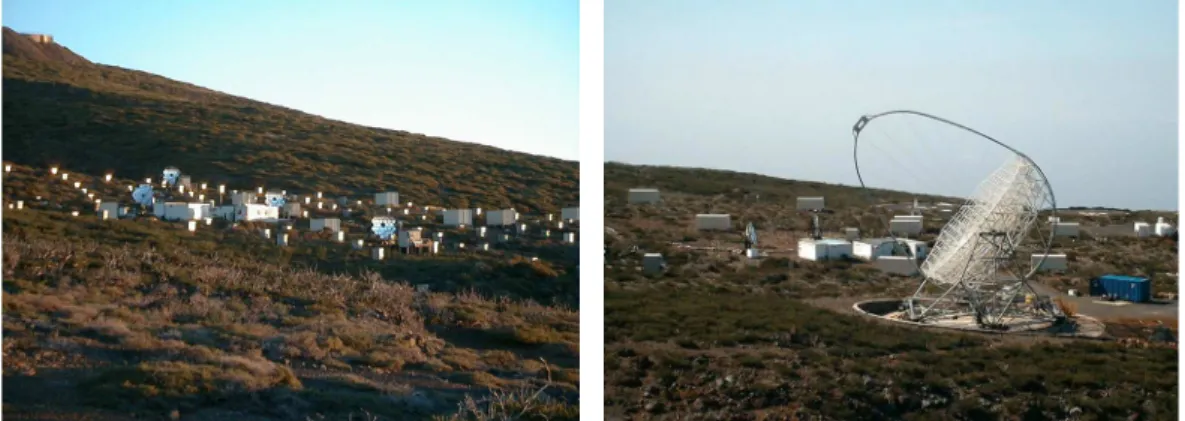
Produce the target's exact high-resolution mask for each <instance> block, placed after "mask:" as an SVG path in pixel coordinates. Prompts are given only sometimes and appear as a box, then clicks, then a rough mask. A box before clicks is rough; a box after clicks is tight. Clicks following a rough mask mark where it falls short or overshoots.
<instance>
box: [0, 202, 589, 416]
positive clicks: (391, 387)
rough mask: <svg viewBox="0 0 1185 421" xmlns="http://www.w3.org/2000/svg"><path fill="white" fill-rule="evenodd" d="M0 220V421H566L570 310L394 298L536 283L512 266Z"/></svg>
mask: <svg viewBox="0 0 1185 421" xmlns="http://www.w3.org/2000/svg"><path fill="white" fill-rule="evenodd" d="M3 223H4V239H3V245H4V262H3V269H4V300H3V301H4V302H3V305H4V315H5V317H4V350H3V354H4V357H3V360H4V383H5V385H6V386H10V387H8V388H6V389H5V392H4V416H5V418H12V419H63V420H66V419H69V420H75V419H77V420H81V419H88V420H125V419H166V418H167V417H170V415H169V414H170V413H172V414H178V415H179V416H181V417H182V419H193V420H221V419H253V420H265V419H268V420H270V419H301V420H303V419H324V420H354V419H366V420H374V421H378V420H416V419H423V420H427V419H442V418H439V417H445V418H443V419H457V420H463V419H473V416H471V415H470V412H472V411H473V410H480V411H486V410H490V411H494V412H495V413H500V412H498V411H507V410H516V411H517V409H514V408H518V409H523V410H526V411H527V414H528V416H532V417H547V418H548V419H576V417H577V416H576V413H577V411H578V408H577V407H576V406H575V405H576V395H577V393H578V392H577V389H576V387H577V382H578V379H579V371H578V367H577V357H578V346H579V345H578V339H579V338H578V333H577V331H578V326H577V323H578V314H577V313H576V311H574V310H571V309H569V308H566V307H563V306H546V305H540V304H537V303H534V302H531V301H527V300H514V299H510V298H508V297H506V296H501V297H497V298H487V297H486V296H483V295H482V294H478V293H474V292H471V290H459V291H450V290H449V289H448V288H440V289H441V291H440V292H437V291H436V288H435V287H436V286H438V285H433V292H427V293H425V292H417V291H416V290H415V288H413V286H412V285H413V284H417V283H421V282H426V281H428V280H431V279H449V278H453V277H462V278H464V277H466V276H469V275H464V274H463V273H465V272H469V273H473V275H474V277H476V278H480V279H482V280H490V281H494V280H496V282H499V283H514V282H518V283H526V282H535V283H537V282H540V279H538V277H535V276H532V275H531V274H530V273H531V271H530V270H523V269H524V268H523V267H522V266H529V264H528V263H525V262H521V261H520V262H519V263H517V264H515V263H514V262H510V263H499V262H496V261H494V259H477V258H473V259H469V260H461V259H456V258H454V259H451V260H443V259H437V260H435V261H432V260H427V259H411V258H406V259H400V260H401V261H400V262H399V263H396V264H393V265H370V264H367V263H366V262H365V261H363V259H361V258H358V257H357V256H351V255H350V254H351V253H343V252H342V251H340V250H329V256H328V257H326V256H321V257H320V258H319V259H313V254H314V252H315V251H316V250H318V249H320V250H321V252H322V253H324V252H325V251H326V249H332V248H333V247H329V246H327V245H325V244H323V243H326V242H324V241H321V242H320V243H322V244H319V242H318V241H316V240H311V239H310V240H303V241H302V242H303V243H304V244H303V245H302V246H296V247H293V248H291V249H279V248H275V247H272V246H270V245H269V244H267V241H266V240H262V239H260V238H259V237H258V236H257V235H254V234H253V233H250V232H249V231H247V230H242V229H238V230H235V229H202V230H199V231H198V232H196V233H187V232H185V230H184V229H183V228H181V227H178V226H176V225H175V224H168V223H162V222H156V221H135V220H111V221H100V220H98V219H97V218H95V217H94V216H93V215H88V216H80V217H71V216H70V215H69V214H68V213H65V212H61V211H56V210H53V209H46V208H32V207H27V208H25V209H24V210H20V211H12V210H9V211H7V212H6V213H5V215H4V221H3ZM339 248H340V247H339ZM364 253H365V251H360V252H355V253H352V254H354V255H358V254H364ZM314 260H315V261H316V262H319V263H323V265H321V266H314V265H312V264H309V265H305V264H302V263H301V262H312V261H314ZM475 260H476V261H475ZM343 261H348V264H347V265H346V266H349V267H353V268H354V269H357V270H356V271H354V272H353V273H350V272H347V271H344V270H341V271H339V270H335V269H329V268H327V267H326V266H333V267H338V268H340V267H341V265H340V263H341V262H343ZM475 265H486V266H488V268H486V269H482V270H473V269H471V268H473V267H474V266H475ZM516 266H518V267H516ZM481 289H483V288H482V287H481V286H479V285H474V286H473V290H481ZM467 402H472V406H468V403H467ZM494 402H501V403H502V404H504V405H508V406H509V408H503V409H497V408H496V406H497V404H495V403H494ZM458 405H465V406H458ZM492 406H493V407H492ZM458 411H459V412H458ZM172 417H173V418H172V419H177V418H176V415H173V416H172ZM363 417H365V418H363ZM449 417H456V418H449ZM479 419H480V418H479ZM539 419H542V418H539Z"/></svg>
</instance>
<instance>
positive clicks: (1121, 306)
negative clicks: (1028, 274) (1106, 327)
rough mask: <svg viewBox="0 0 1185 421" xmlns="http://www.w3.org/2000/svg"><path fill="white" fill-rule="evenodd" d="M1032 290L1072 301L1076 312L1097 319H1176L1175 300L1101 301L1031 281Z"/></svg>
mask: <svg viewBox="0 0 1185 421" xmlns="http://www.w3.org/2000/svg"><path fill="white" fill-rule="evenodd" d="M1030 285H1032V286H1033V290H1035V291H1037V293H1038V294H1042V295H1049V296H1050V297H1051V298H1060V299H1061V300H1063V301H1065V302H1068V303H1073V304H1074V305H1076V306H1077V307H1078V313H1080V314H1085V315H1087V316H1091V317H1094V318H1096V319H1099V320H1108V319H1127V318H1131V319H1164V320H1176V319H1177V317H1178V314H1179V313H1178V312H1177V301H1176V300H1174V301H1172V302H1171V303H1166V304H1144V303H1117V304H1110V303H1103V302H1097V301H1099V299H1098V297H1071V296H1069V295H1067V294H1065V293H1063V292H1061V291H1058V290H1057V289H1054V288H1052V287H1050V286H1048V285H1045V284H1042V283H1039V282H1032V283H1030Z"/></svg>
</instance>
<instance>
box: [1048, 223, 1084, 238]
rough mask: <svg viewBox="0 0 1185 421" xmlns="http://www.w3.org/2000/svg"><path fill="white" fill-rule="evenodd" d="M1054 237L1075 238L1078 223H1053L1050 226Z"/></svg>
mask: <svg viewBox="0 0 1185 421" xmlns="http://www.w3.org/2000/svg"><path fill="white" fill-rule="evenodd" d="M1051 230H1052V231H1053V236H1054V237H1077V236H1078V223H1077V222H1061V221H1058V222H1054V223H1053V224H1052V226H1051Z"/></svg>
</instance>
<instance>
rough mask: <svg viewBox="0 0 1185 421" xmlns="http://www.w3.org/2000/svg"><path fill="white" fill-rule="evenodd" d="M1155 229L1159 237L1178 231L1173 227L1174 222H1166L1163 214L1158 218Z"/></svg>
mask: <svg viewBox="0 0 1185 421" xmlns="http://www.w3.org/2000/svg"><path fill="white" fill-rule="evenodd" d="M1155 231H1156V235H1157V236H1158V237H1167V236H1170V235H1173V234H1175V233H1176V232H1177V230H1176V228H1173V224H1170V223H1168V222H1164V217H1163V216H1161V217H1157V218H1156V229H1155Z"/></svg>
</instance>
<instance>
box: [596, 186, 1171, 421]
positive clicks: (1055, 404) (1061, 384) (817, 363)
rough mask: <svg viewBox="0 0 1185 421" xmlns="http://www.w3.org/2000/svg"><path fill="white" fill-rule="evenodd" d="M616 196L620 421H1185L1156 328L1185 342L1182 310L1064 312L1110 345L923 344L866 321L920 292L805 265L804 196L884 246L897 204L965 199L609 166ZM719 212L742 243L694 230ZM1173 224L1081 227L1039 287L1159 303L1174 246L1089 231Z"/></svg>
mask: <svg viewBox="0 0 1185 421" xmlns="http://www.w3.org/2000/svg"><path fill="white" fill-rule="evenodd" d="M605 185H606V187H605V197H604V201H605V206H606V216H605V226H606V241H605V243H606V248H607V253H606V255H607V257H606V262H605V353H604V361H605V406H606V415H607V417H609V418H622V419H639V420H640V419H656V420H660V419H671V420H675V419H804V420H805V419H812V420H814V419H818V420H888V419H894V420H895V419H913V420H998V419H999V420H1003V419H1032V420H1045V419H1082V420H1087V419H1147V420H1162V419H1164V420H1168V419H1176V415H1177V408H1176V407H1175V405H1174V404H1173V403H1172V399H1174V396H1175V394H1176V392H1175V390H1176V378H1177V377H1176V375H1177V370H1178V367H1177V359H1176V356H1177V352H1176V349H1175V344H1163V343H1158V342H1152V341H1149V338H1151V337H1152V334H1153V332H1154V330H1153V329H1154V326H1157V325H1160V324H1161V323H1163V324H1164V325H1166V326H1168V327H1169V328H1170V330H1171V329H1173V328H1174V327H1175V326H1176V324H1177V321H1176V311H1175V309H1176V307H1175V306H1176V304H1175V303H1173V304H1172V305H1168V306H1161V305H1148V306H1159V307H1140V306H1137V305H1131V306H1125V307H1111V306H1107V305H1105V304H1094V303H1093V302H1092V301H1093V300H1094V298H1091V297H1073V298H1067V297H1065V296H1064V295H1061V296H1059V298H1058V299H1059V301H1058V302H1059V303H1065V305H1066V307H1065V308H1071V309H1074V310H1077V311H1078V313H1077V314H1078V315H1081V316H1090V317H1092V318H1094V319H1096V320H1099V321H1101V322H1103V323H1104V324H1105V328H1104V331H1103V334H1102V335H1101V336H1102V337H1101V338H1098V339H1089V340H1088V339H1082V338H1067V337H1053V336H1045V337H1042V336H1015V335H986V334H978V333H962V332H953V331H943V330H937V329H920V328H914V327H908V326H904V325H900V324H898V325H893V324H887V323H882V322H879V321H876V320H874V319H871V318H868V317H863V316H858V315H857V314H856V312H855V311H853V310H852V305H853V304H854V303H855V302H857V301H860V300H862V299H868V298H885V297H907V296H909V294H912V293H913V292H914V291H915V290H916V289H917V287H918V283H919V282H920V280H919V279H917V278H916V277H903V276H898V275H891V274H888V273H885V272H882V271H881V270H879V269H877V268H876V267H875V265H874V264H871V263H868V262H860V261H851V260H836V261H825V262H815V261H809V260H805V259H801V258H799V257H798V254H797V250H796V247H797V240H798V239H800V238H804V237H806V236H807V235H808V234H807V228H808V226H809V223H810V219H809V218H810V217H809V215H807V214H806V213H804V212H797V211H795V210H794V208H795V197H797V196H816V195H821V196H824V197H825V198H826V201H827V207H828V208H829V209H831V210H832V211H833V212H832V213H829V214H825V215H822V216H821V223H822V225H823V230H824V235H827V236H839V235H841V234H840V233H839V232H837V231H838V230H839V228H841V227H845V226H852V227H859V228H860V229H861V231H862V235H864V236H877V235H879V232H878V231H877V230H878V229H879V227H882V226H883V220H881V218H884V217H886V216H887V215H888V214H889V213H899V212H901V210H897V211H892V210H884V209H883V208H884V207H883V206H882V205H885V204H888V203H901V204H904V203H911V202H912V201H913V199H914V198H915V197H917V199H918V200H919V201H920V202H923V203H924V202H929V201H939V200H941V201H947V202H953V203H959V202H961V201H959V200H957V199H953V198H934V197H927V196H926V195H921V194H919V195H915V194H912V193H904V192H891V191H877V192H871V193H872V195H871V197H870V196H869V195H868V194H866V193H867V192H864V191H862V190H861V189H859V188H857V187H851V186H841V185H834V184H826V183H817V182H805V181H795V180H783V179H777V178H773V177H767V176H762V175H757V174H743V173H737V172H730V171H718V170H709V169H694V168H671V167H651V166H630V165H622V164H607V165H606V169H605ZM631 187H657V188H659V189H660V190H662V201H661V202H660V203H658V204H655V205H628V204H626V203H625V198H626V189H628V188H631ZM758 195H760V198H757V196H758ZM703 212H720V213H728V214H730V215H732V225H733V230H731V231H718V232H710V231H697V230H695V229H694V215H695V214H696V213H703ZM922 214H923V215H924V216H925V218H926V221H927V223H926V225H925V230H924V233H923V235H922V237H921V238H922V239H923V240H927V239H929V240H932V239H933V238H934V236H935V235H936V234H937V233H938V232H939V231H940V230H941V228H942V225H943V219H944V216H943V214H942V213H941V212H935V211H928V210H927V211H923V212H922ZM1071 214H1072V212H1066V213H1062V215H1063V216H1065V215H1071ZM1158 215H1161V214H1156V213H1150V212H1127V211H1120V212H1118V213H1116V214H1114V215H1110V216H1091V217H1087V216H1084V215H1078V214H1072V217H1067V219H1070V220H1076V221H1082V222H1083V235H1082V236H1080V238H1078V239H1065V238H1059V239H1057V240H1056V241H1055V242H1054V248H1055V252H1056V253H1061V252H1064V253H1066V254H1067V259H1068V260H1069V263H1068V265H1069V270H1067V271H1065V272H1063V273H1059V274H1042V275H1040V276H1038V277H1037V279H1036V281H1037V282H1038V283H1039V284H1042V285H1045V286H1046V287H1047V288H1046V289H1051V290H1055V291H1065V290H1066V289H1068V288H1078V289H1079V290H1085V289H1086V280H1087V279H1089V278H1091V277H1093V276H1097V275H1100V274H1103V273H1126V274H1134V275H1140V276H1148V277H1150V278H1151V279H1152V283H1153V289H1154V291H1157V292H1170V293H1171V292H1175V291H1176V290H1177V278H1176V273H1177V271H1178V267H1177V261H1178V259H1177V243H1176V241H1175V239H1174V238H1134V236H1130V235H1126V236H1124V235H1115V236H1112V235H1103V234H1099V235H1095V231H1094V230H1088V229H1087V227H1099V226H1103V225H1107V224H1119V223H1130V221H1131V220H1132V219H1133V218H1138V219H1142V220H1149V219H1148V218H1152V220H1153V221H1155V218H1153V217H1155V216H1158ZM1163 216H1166V217H1168V218H1169V220H1170V221H1174V222H1175V221H1176V220H1177V216H1176V214H1163ZM1124 221H1126V222H1124ZM747 222H754V224H755V225H756V228H757V230H758V233H759V235H758V237H759V239H760V240H759V248H760V249H761V251H762V252H763V253H766V255H765V256H763V257H761V258H760V259H748V258H746V257H744V256H743V255H742V254H741V251H742V248H743V243H742V236H741V232H742V231H741V230H742V229H743V227H744V224H745V223H747ZM1127 227H1128V228H1129V229H1128V230H1127V231H1124V233H1127V232H1128V231H1130V225H1128V226H1127ZM642 253H660V254H662V256H663V260H664V262H665V263H666V268H663V269H662V270H660V271H659V272H658V273H645V272H644V271H643V270H642ZM1062 300H1064V301H1062ZM1136 307H1139V308H1138V309H1137V308H1136ZM1166 314H1171V315H1167V316H1166ZM1082 367H1090V369H1089V370H1082Z"/></svg>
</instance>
